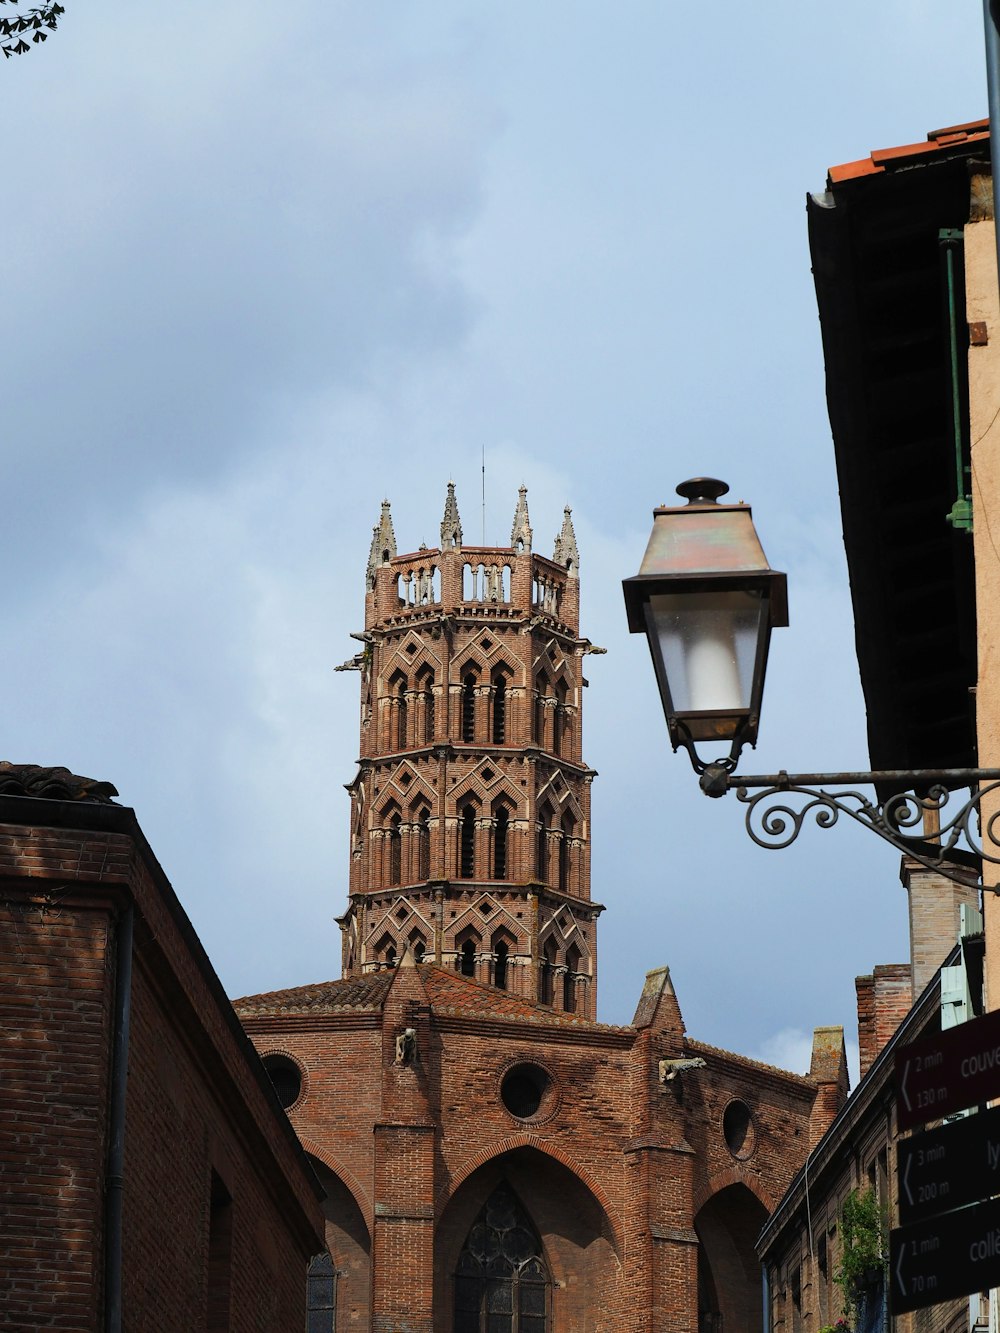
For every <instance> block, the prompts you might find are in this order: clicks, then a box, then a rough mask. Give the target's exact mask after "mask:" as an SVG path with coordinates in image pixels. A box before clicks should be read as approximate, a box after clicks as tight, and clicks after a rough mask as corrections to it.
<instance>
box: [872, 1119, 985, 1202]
mask: <svg viewBox="0 0 1000 1333" xmlns="http://www.w3.org/2000/svg"><path fill="white" fill-rule="evenodd" d="M896 1168H897V1177H898V1182H899V1191H898V1198H899V1220H900V1223H901V1224H902V1225H903V1226H907V1225H908V1224H909V1223H910V1222H919V1221H921V1220H923V1219H924V1218H928V1217H934V1216H936V1215H937V1214H938V1213H947V1212H950V1210H951V1209H952V1208H964V1207H965V1205H966V1204H968V1203H977V1202H978V1201H979V1200H980V1199H988V1198H989V1197H990V1196H991V1195H993V1194H1000V1106H994V1107H991V1108H990V1110H988V1111H981V1112H979V1113H978V1114H977V1115H970V1116H966V1117H965V1118H964V1119H962V1120H955V1121H953V1122H952V1123H951V1124H950V1125H941V1126H940V1128H938V1129H928V1130H924V1131H923V1133H918V1134H914V1135H912V1136H911V1137H910V1138H908V1139H900V1140H899V1141H898V1142H897V1144H896Z"/></svg>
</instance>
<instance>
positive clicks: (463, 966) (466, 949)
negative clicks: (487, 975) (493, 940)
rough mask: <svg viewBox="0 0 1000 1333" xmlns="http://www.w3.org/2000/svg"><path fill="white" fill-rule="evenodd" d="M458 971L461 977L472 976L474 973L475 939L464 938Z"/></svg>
mask: <svg viewBox="0 0 1000 1333" xmlns="http://www.w3.org/2000/svg"><path fill="white" fill-rule="evenodd" d="M459 971H460V972H461V973H462V976H463V977H474V976H475V975H476V941H475V940H473V939H468V940H466V941H465V943H464V944H463V945H462V957H461V959H460V960H459Z"/></svg>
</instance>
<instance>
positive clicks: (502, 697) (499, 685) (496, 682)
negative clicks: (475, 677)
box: [493, 672, 507, 745]
mask: <svg viewBox="0 0 1000 1333" xmlns="http://www.w3.org/2000/svg"><path fill="white" fill-rule="evenodd" d="M506 738H507V680H506V678H505V677H504V675H503V674H502V672H497V674H496V675H495V676H494V677H493V744H494V745H503V743H504V741H505V740H506Z"/></svg>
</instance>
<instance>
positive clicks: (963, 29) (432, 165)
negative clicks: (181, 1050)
mask: <svg viewBox="0 0 1000 1333" xmlns="http://www.w3.org/2000/svg"><path fill="white" fill-rule="evenodd" d="M66 3H67V12H66V15H65V17H64V19H63V21H62V24H61V26H60V29H59V32H58V33H57V34H56V35H55V36H54V37H53V38H51V39H50V41H49V42H48V43H47V45H46V46H45V47H44V48H43V49H39V50H33V51H32V52H31V53H30V54H29V55H28V56H25V57H22V58H20V59H17V60H12V61H9V62H5V63H4V67H3V69H2V70H0V79H2V82H3V92H4V102H5V110H6V120H5V123H6V136H7V150H6V153H5V164H4V167H5V169H4V176H5V180H6V199H7V203H6V209H5V227H4V240H5V250H6V255H7V259H6V264H5V272H4V283H3V300H2V302H0V327H2V345H3V349H4V352H3V367H4V370H5V372H6V375H5V380H6V383H5V385H4V392H3V413H4V430H3V437H2V438H3V459H4V465H3V475H2V486H3V495H4V512H5V524H4V540H3V552H4V567H5V570H6V577H5V579H4V581H3V596H2V598H0V618H2V633H3V640H4V644H5V650H4V657H5V674H6V679H7V698H8V707H7V710H6V728H5V730H6V736H5V738H4V743H3V747H2V752H3V756H4V757H6V758H9V759H11V760H14V761H18V762H33V763H42V764H64V765H66V766H68V767H70V768H72V769H73V770H75V771H76V772H79V773H84V774H87V775H89V776H93V777H98V778H105V779H109V780H111V781H113V782H114V783H115V784H116V785H117V787H118V789H119V791H120V793H121V798H122V800H123V801H124V802H125V803H126V804H129V805H132V806H134V807H135V809H136V811H137V813H138V817H139V820H140V822H141V824H142V826H143V828H144V830H145V832H146V834H147V836H148V837H149V839H150V842H151V843H152V845H153V848H154V849H155V851H156V853H157V855H158V856H159V858H160V860H161V862H162V864H163V866H164V868H165V870H166V871H167V874H168V875H169V876H170V878H171V880H172V882H173V884H174V886H175V888H176V890H177V892H178V895H179V896H180V898H181V901H182V902H183V904H184V905H185V907H186V909H187V911H188V913H189V914H190V916H191V918H192V920H193V922H194V924H195V927H196V928H197V930H198V932H199V933H200V935H201V937H202V940H203V941H204V943H205V945H206V947H207V949H208V951H209V954H210V956H211V958H212V959H213V961H214V963H215V965H216V967H217V969H218V971H219V973H220V975H221V977H222V980H223V983H224V985H225V986H226V989H227V990H228V992H229V993H230V994H231V995H234V996H236V995H240V994H245V993H249V992H255V991H261V990H268V989H272V988H276V987H280V986H285V985H295V984H299V983H303V982H307V981H317V980H321V979H325V978H329V977H333V976H337V975H339V958H340V932H339V930H338V928H337V927H336V925H335V924H334V921H333V918H334V916H335V915H336V914H338V913H339V912H341V911H342V910H343V908H344V905H345V880H346V874H345V872H346V854H347V852H346V849H347V824H348V805H347V797H346V794H345V792H344V791H343V786H342V784H343V783H345V782H347V781H349V780H350V778H351V777H352V775H353V772H354V760H355V757H356V753H357V709H358V699H357V693H358V677H357V676H356V675H353V674H343V675H335V674H333V667H334V666H335V665H337V664H338V663H340V662H342V661H344V660H345V658H347V657H349V656H351V655H352V652H353V650H354V648H355V644H354V642H353V641H352V640H351V639H350V638H349V637H348V636H349V633H350V631H352V630H357V629H359V628H361V625H362V621H363V614H362V613H363V593H364V580H363V576H364V567H365V561H366V557H367V553H368V543H369V539H370V534H371V527H372V524H373V523H374V522H375V520H376V518H377V516H378V510H379V503H380V501H381V500H382V498H383V496H388V497H389V498H390V499H391V500H392V502H393V515H394V520H395V525H396V534H397V537H398V538H399V542H400V549H413V548H414V547H416V546H417V545H418V544H419V543H420V542H421V541H426V542H428V544H434V543H435V542H436V540H437V528H438V524H439V522H440V518H441V510H442V507H443V501H444V494H445V485H446V482H447V481H448V480H449V478H454V480H455V482H456V484H457V489H458V498H459V503H460V506H461V509H462V516H463V521H464V525H465V531H466V533H467V535H468V536H470V537H472V538H474V539H475V540H477V541H478V540H479V538H480V536H481V535H482V533H483V531H484V530H485V534H486V539H487V541H490V542H494V541H495V542H506V541H507V540H508V538H509V531H510V520H511V517H512V514H513V509H514V503H515V500H516V491H517V486H518V485H519V484H520V483H521V482H524V483H525V484H526V485H527V486H528V488H529V496H528V498H529V505H530V509H531V518H532V522H533V526H534V529H535V534H536V546H537V547H538V548H539V549H541V550H542V551H543V552H545V553H548V552H549V551H550V550H551V546H550V544H549V543H550V542H551V539H552V537H553V536H554V535H555V533H556V531H557V530H558V527H559V524H560V521H561V515H562V506H563V504H566V503H569V504H571V505H572V506H573V515H574V521H575V524H576V530H577V535H578V538H579V544H580V549H581V557H582V580H583V582H582V595H583V632H584V633H586V634H588V635H589V636H590V638H592V639H593V641H594V642H595V643H598V644H600V645H602V646H604V647H606V648H607V649H608V654H607V656H606V657H600V658H590V659H589V667H588V674H589V677H590V682H591V688H590V690H589V697H588V700H587V710H588V711H587V717H586V722H585V755H586V757H587V759H588V761H589V762H590V763H591V764H592V765H593V766H594V767H595V768H596V769H597V770H598V771H599V773H600V777H599V779H598V781H597V782H596V783H595V787H594V807H593V815H594V829H593V836H594V877H593V893H594V897H595V898H597V899H598V900H600V901H601V902H603V903H605V904H606V906H607V909H608V910H607V912H606V914H605V915H604V917H603V918H602V927H601V931H602V933H601V977H600V990H599V1004H600V1011H601V1017H602V1018H604V1019H605V1020H607V1021H610V1022H627V1021H629V1019H630V1018H631V1015H632V1013H633V1010H634V1007H635V1003H636V1000H637V998H638V994H639V991H640V988H641V983H642V977H643V974H644V972H645V971H646V970H647V969H649V968H651V967H655V966H658V965H661V964H663V963H668V964H669V965H670V967H671V970H672V973H673V976H674V981H675V985H676V987H677V990H678V994H679V997H680V1001H681V1005H682V1009H683V1012H684V1015H685V1019H686V1022H687V1026H688V1030H689V1032H690V1033H691V1035H693V1036H696V1037H698V1038H700V1039H702V1040H705V1041H709V1042H712V1043H714V1044H716V1045H720V1046H724V1047H728V1048H730V1049H733V1050H737V1051H741V1052H743V1053H745V1054H753V1055H757V1056H760V1057H763V1058H766V1059H771V1060H773V1061H776V1062H778V1063H785V1062H787V1063H788V1064H789V1065H790V1067H792V1068H795V1069H803V1068H804V1067H805V1064H806V1063H807V1061H808V1053H807V1051H808V1034H809V1033H810V1032H811V1030H812V1028H813V1027H814V1026H817V1025H821V1024H828V1023H843V1024H845V1025H846V1026H847V1027H848V1029H850V1026H851V1024H852V1019H853V1014H854V986H853V979H854V977H855V975H856V974H858V973H860V972H867V971H870V969H871V967H872V966H873V965H874V964H876V963H879V962H893V961H902V960H904V959H905V958H906V948H907V946H906V910H905V907H906V904H905V895H904V893H903V890H902V888H901V887H900V885H899V882H898V878H897V871H898V857H897V856H895V855H894V854H893V853H892V852H891V851H890V850H889V849H887V848H883V847H882V845H881V844H879V843H878V841H877V840H876V839H875V838H873V837H872V836H871V835H870V834H866V833H863V832H860V831H856V830H854V829H850V828H839V829H838V830H837V831H835V832H827V833H823V832H820V831H813V832H811V833H810V834H809V835H808V836H804V837H803V838H802V839H801V840H800V843H799V844H797V845H796V847H795V848H793V849H791V850H789V851H786V852H764V851H760V850H758V849H756V848H755V847H754V846H753V845H752V844H751V843H750V842H749V840H748V839H747V837H746V835H745V833H744V832H743V829H742V821H741V815H740V811H739V809H738V808H737V806H736V803H735V798H733V797H730V798H728V799H727V800H724V801H719V802H709V801H707V800H706V799H705V798H704V797H703V796H702V795H701V794H700V792H699V791H698V789H697V786H696V783H695V780H694V777H693V775H692V773H691V771H690V768H689V767H688V765H687V761H686V760H685V759H684V758H682V757H679V756H673V755H671V753H670V751H669V747H668V745H667V741H666V733H665V726H664V724H663V719H662V713H661V712H660V709H659V704H658V702H657V698H656V692H655V687H654V684H653V678H652V671H651V669H650V666H649V661H648V653H647V650H646V647H645V644H644V642H643V641H642V640H641V639H638V638H630V637H629V635H628V634H627V632H626V625H625V617H624V612H623V606H622V598H621V583H620V581H621V579H622V577H624V576H627V575H630V574H633V573H635V572H636V571H637V569H638V565H639V561H640V559H641V556H642V552H643V549H644V546H645V541H646V537H647V535H648V530H649V526H650V522H651V510H652V508H653V506H654V505H655V504H657V503H662V502H664V501H668V500H669V499H670V497H671V496H672V494H673V488H674V486H675V485H676V483H677V482H678V481H681V480H683V479H684V478H685V477H688V476H692V475H697V474H702V473H707V474H711V475H716V476H721V477H724V478H725V479H726V480H727V481H729V482H730V484H731V486H732V490H733V493H734V495H735V496H736V497H737V498H743V499H746V500H751V501H752V502H753V505H754V514H755V519H756V522H757V526H758V529H759V531H760V532H761V535H762V538H763V541H764V544H765V549H766V550H767V553H768V555H769V557H770V559H771V563H772V565H773V566H775V567H776V568H780V569H784V570H787V571H788V575H789V597H790V604H791V620H792V623H791V627H790V628H789V629H787V630H782V631H780V632H779V633H778V634H777V635H776V637H775V642H774V644H773V646H772V662H771V671H770V678H769V688H768V697H767V700H766V706H765V710H764V722H763V735H762V740H761V743H760V745H759V748H758V751H757V753H756V755H753V756H752V757H751V759H750V760H749V768H750V769H751V770H752V771H759V772H767V771H773V770H775V769H777V768H787V769H789V770H793V771H794V770H795V769H797V768H798V769H832V768H838V767H841V768H855V767H862V766H865V765H866V763H867V753H866V750H865V742H864V735H865V733H864V710H863V703H862V700H861V695H860V690H859V686H858V682H857V668H856V664H855V661H854V658H853V654H852V644H853V639H852V627H851V620H850V607H849V598H848V593H847V586H846V574H845V568H844V561H843V549H842V542H841V535H840V526H839V517H838V509H837V489H836V480H835V474H834V468H833V460H832V448H831V443H830V432H829V426H828V422H827V417H826V407H825V400H824V395H823V378H822V372H823V367H822V355H821V348H820V340H819V331H818V324H817V319H816V313H815V300H814V295H813V291H812V284H811V277H810V272H809V256H808V250H807V243H806V220H805V211H804V204H805V196H806V193H807V191H810V190H819V189H821V188H822V187H823V183H824V180H825V174H826V169H827V167H828V166H830V165H831V164H833V163H838V162H843V161H849V160H852V159H854V158H857V157H861V156H863V155H865V154H866V153H867V152H869V151H870V150H871V149H872V148H881V147H887V146H890V145H894V144H898V143H908V142H912V141H914V140H917V139H921V138H923V137H924V136H925V135H926V133H927V131H928V130H931V129H934V128H937V127H939V126H941V125H947V124H954V123H958V122H962V121H967V120H970V119H974V118H976V117H978V116H980V115H983V114H985V106H986V94H985V83H984V74H983V57H982V45H983V40H982V11H981V7H980V6H979V5H977V4H972V3H962V4H956V5H951V6H942V5H940V4H937V5H931V4H930V3H925V0H883V3H881V4H878V5H872V4H871V3H870V2H869V0H844V2H843V3H841V4H839V5H836V6H830V5H818V4H815V3H810V2H806V3H803V0H765V3H764V4H760V5H754V6H747V5H728V4H727V5H714V6H712V5H690V4H687V5H682V4H679V3H677V2H676V0H628V2H627V3H620V4H611V3H608V0H604V3H594V2H592V0H572V2H570V0H552V2H551V3H549V2H547V0H543V2H542V3H538V0H536V2H535V3H531V4H528V3H514V4H511V3H510V2H509V0H507V2H506V3H498V2H495V0H477V2H476V3H465V4H460V3H454V2H453V0H435V2H434V3H424V4H419V3H418V4H405V3H401V2H400V0H376V3H370V2H369V3H365V4H362V3H343V2H341V0H324V3H322V4H320V3H316V2H314V0H292V2H291V3H289V4H285V5H282V6H280V7H276V6H274V5H272V4H268V5H264V4H261V3H259V2H258V0H239V3H235V0H214V3H213V4H211V5H205V4H203V3H200V4H198V5H195V4H192V3H189V2H188V0H173V2H172V3H171V4H169V5H158V6H123V5H122V4H121V3H120V2H119V3H114V4H112V3H108V2H107V0H86V4H84V3H83V0H66ZM483 451H485V462H486V487H485V490H486V504H485V512H484V508H483V504H482V499H481V474H480V467H481V458H482V455H483ZM747 766H748V765H747V764H746V763H745V764H744V767H745V768H746V767H747ZM804 1052H805V1053H804Z"/></svg>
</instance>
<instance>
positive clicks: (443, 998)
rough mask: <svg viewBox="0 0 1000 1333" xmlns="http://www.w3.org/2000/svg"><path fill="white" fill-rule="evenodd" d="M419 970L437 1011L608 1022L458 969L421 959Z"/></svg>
mask: <svg viewBox="0 0 1000 1333" xmlns="http://www.w3.org/2000/svg"><path fill="white" fill-rule="evenodd" d="M419 971H420V979H421V981H422V982H423V983H424V990H425V991H426V992H427V998H428V1000H430V1002H431V1007H432V1008H433V1009H434V1011H435V1012H436V1013H439V1014H462V1015H469V1016H472V1017H476V1018H493V1019H501V1020H502V1019H513V1020H514V1021H515V1022H516V1021H517V1020H518V1019H520V1020H522V1021H526V1022H529V1023H552V1024H555V1025H556V1026H558V1027H575V1028H588V1029H591V1030H595V1031H599V1030H601V1029H605V1028H607V1026H608V1025H607V1024H605V1023H592V1022H590V1020H589V1019H586V1018H581V1017H580V1016H579V1015H577V1014H567V1013H564V1012H563V1011H562V1010H560V1009H550V1008H549V1007H548V1005H544V1004H532V1003H531V1001H530V1000H522V999H520V998H519V997H518V996H516V995H510V994H508V992H507V991H502V990H497V988H496V987H495V986H486V985H483V983H482V982H479V981H473V980H472V979H471V977H463V976H462V975H461V973H460V972H451V971H449V970H448V969H447V968H444V967H437V966H436V965H434V964H432V963H423V964H422V965H421V966H420V968H419ZM615 1030H616V1031H622V1030H623V1029H615Z"/></svg>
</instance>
